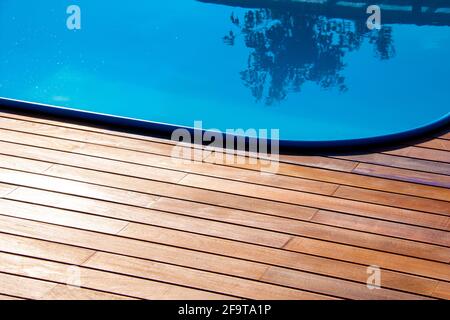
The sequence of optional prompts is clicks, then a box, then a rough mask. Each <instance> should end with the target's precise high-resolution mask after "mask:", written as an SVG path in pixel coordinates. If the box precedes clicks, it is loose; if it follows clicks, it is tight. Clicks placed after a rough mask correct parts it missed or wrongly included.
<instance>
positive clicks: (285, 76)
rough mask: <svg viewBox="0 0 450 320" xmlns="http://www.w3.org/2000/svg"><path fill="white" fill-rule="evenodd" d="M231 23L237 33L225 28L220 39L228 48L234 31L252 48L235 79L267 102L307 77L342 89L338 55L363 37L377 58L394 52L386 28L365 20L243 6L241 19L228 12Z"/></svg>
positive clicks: (296, 88)
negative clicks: (373, 27)
mask: <svg viewBox="0 0 450 320" xmlns="http://www.w3.org/2000/svg"><path fill="white" fill-rule="evenodd" d="M231 22H232V23H233V25H234V26H235V27H236V28H237V29H238V31H236V32H235V31H230V33H229V34H228V35H226V36H225V37H224V42H225V43H226V44H228V45H231V46H233V45H235V42H236V41H237V40H236V37H237V36H238V35H239V34H240V35H242V36H243V37H244V41H245V45H246V46H247V47H248V48H250V49H252V50H251V53H250V55H249V57H248V66H247V69H246V70H244V71H242V72H241V78H242V80H243V82H244V84H245V86H246V87H248V88H249V89H250V90H251V93H252V95H253V96H254V97H255V98H256V100H257V101H262V100H264V101H265V103H266V104H268V105H272V104H274V103H277V102H281V101H282V100H284V99H286V97H287V95H288V93H289V92H300V91H301V87H302V85H303V84H304V83H305V82H307V81H311V82H314V83H316V84H317V85H319V86H320V87H321V88H323V89H332V88H336V89H337V90H339V91H342V92H343V91H346V90H347V87H346V85H345V78H344V76H342V74H341V73H342V71H343V69H344V67H345V64H344V56H345V54H346V53H347V52H351V51H355V50H358V49H359V48H360V47H361V45H362V44H363V42H364V41H365V39H367V41H369V42H370V43H372V44H373V46H374V51H375V55H376V56H377V57H378V58H379V59H383V60H384V59H390V58H391V57H393V56H394V55H395V49H394V45H393V40H392V29H391V28H390V27H383V28H382V29H381V30H369V29H368V28H367V26H366V24H365V22H364V23H359V24H358V23H356V22H354V21H350V20H342V19H329V18H326V17H322V16H311V15H301V14H298V13H293V12H289V11H286V10H281V9H280V10H276V9H258V10H249V11H247V12H246V13H245V15H244V17H243V20H242V21H241V19H240V18H239V17H237V16H235V14H234V13H233V14H232V15H231Z"/></svg>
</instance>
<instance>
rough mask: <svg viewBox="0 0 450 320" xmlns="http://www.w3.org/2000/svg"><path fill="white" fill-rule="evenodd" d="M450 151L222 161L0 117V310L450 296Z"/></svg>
mask: <svg viewBox="0 0 450 320" xmlns="http://www.w3.org/2000/svg"><path fill="white" fill-rule="evenodd" d="M449 140H450V138H449V135H448V133H443V134H441V135H439V137H436V138H433V139H429V140H427V141H420V142H417V143H415V144H414V143H411V144H410V145H403V146H401V147H399V148H398V149H391V150H386V151H381V152H378V153H370V154H361V155H334V156H327V155H314V156H310V155H299V156H292V155H289V156H288V155H282V156H281V157H280V162H279V163H277V162H273V161H268V159H266V158H264V157H263V158H262V159H258V158H257V157H258V155H255V154H245V153H239V154H237V155H231V156H229V159H232V160H233V161H232V162H231V163H222V162H220V161H221V159H223V157H224V154H225V153H226V152H224V150H220V149H216V150H205V148H203V147H201V146H195V145H188V144H185V145H183V147H182V151H183V152H182V153H173V151H174V146H175V145H174V143H173V142H172V141H168V140H164V139H160V138H155V137H147V136H140V135H136V134H130V133H124V132H117V131H111V130H109V129H108V128H101V127H92V126H86V125H84V124H82V123H71V122H62V121H59V120H58V119H50V118H47V119H45V118H38V117H32V116H27V115H19V114H14V113H4V112H1V111H0V300H3V299H44V300H79V299H81V300H122V299H195V300H197V299H200V300H202V299H203V300H204V299H433V298H437V299H450V296H449V292H450V202H449V201H450V189H449V187H450V180H449V177H450V167H449V166H450V164H449V162H450V159H449V155H450V145H449V143H448V141H449ZM227 153H229V152H227ZM193 155H195V156H197V158H196V159H197V160H200V161H196V162H189V161H185V160H186V157H187V156H193ZM272 160H273V159H272ZM273 168H276V169H277V171H276V172H273V171H272V170H273ZM372 265H377V266H379V267H380V268H381V273H382V288H381V289H380V290H369V289H368V288H367V286H366V281H367V277H368V274H367V267H369V266H372ZM74 270H75V272H76V275H78V278H79V280H80V281H81V282H80V283H81V286H78V285H73V284H72V283H70V281H72V280H73V274H71V273H70V272H74ZM67 284H69V285H67Z"/></svg>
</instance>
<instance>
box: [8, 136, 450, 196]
mask: <svg viewBox="0 0 450 320" xmlns="http://www.w3.org/2000/svg"><path fill="white" fill-rule="evenodd" d="M5 136H6V138H5ZM29 136H30V135H28V134H26V135H24V134H17V133H10V134H8V135H4V137H3V140H8V141H12V142H19V141H20V142H22V141H24V140H25V141H26V140H27V139H29V138H28V137H29ZM12 138H14V139H12ZM48 139H50V140H48ZM46 140H48V142H47V141H46ZM53 140H58V139H52V138H44V139H42V138H40V139H37V141H33V145H37V146H40V147H48V146H53V145H55V143H54V141H53ZM67 143H70V141H69V142H67ZM76 145H77V146H76V147H70V148H68V149H66V148H61V150H63V151H73V150H74V149H76V150H77V151H76V152H78V153H82V154H84V155H88V156H100V155H102V156H103V157H110V158H113V159H116V160H119V161H131V162H135V164H136V163H141V164H146V165H151V166H159V167H162V168H171V169H176V170H184V171H185V172H195V173H199V174H209V175H215V176H218V177H223V178H227V179H237V180H241V181H252V179H254V180H255V182H259V183H262V184H268V185H274V186H280V185H282V186H283V187H284V188H292V189H297V190H304V191H312V192H318V193H323V194H330V193H332V191H333V190H335V188H336V186H335V185H333V184H332V183H349V182H350V183H353V182H352V181H353V180H356V181H357V182H359V185H361V183H364V184H363V185H362V186H364V185H365V184H367V183H366V180H367V178H366V179H358V177H357V176H356V177H355V175H353V176H349V178H350V179H347V180H348V181H342V176H343V175H342V173H341V175H340V179H339V180H334V181H328V182H330V183H329V184H326V183H319V182H316V183H314V181H311V180H307V179H303V178H301V179H302V180H295V179H288V177H281V176H278V175H277V176H273V175H270V176H262V175H261V174H260V172H252V171H250V172H251V173H253V174H249V173H248V172H249V171H248V170H246V171H242V170H239V171H232V170H231V171H230V168H226V170H225V169H223V168H224V167H223V166H219V167H218V166H215V167H209V166H208V165H207V164H202V165H193V164H183V163H180V162H177V161H174V160H173V159H171V158H169V157H167V156H156V155H155V156H152V157H148V156H147V155H146V154H140V153H132V152H130V151H128V150H120V149H114V148H110V147H103V146H95V145H81V146H80V145H79V144H76ZM1 150H2V152H3V153H8V152H10V154H11V151H10V150H13V151H12V152H13V153H12V154H17V153H19V154H21V155H24V156H26V155H28V156H30V154H31V156H33V155H34V156H35V157H36V152H37V151H36V150H34V152H33V148H32V147H28V148H27V147H26V146H25V147H22V148H20V149H18V148H14V145H11V143H10V144H9V148H8V144H7V143H3V145H2V149H1ZM39 151H40V152H39ZM39 154H40V155H39ZM72 155H73V157H71V156H69V155H67V154H66V155H64V153H58V152H57V151H53V150H45V151H43V150H38V156H37V157H38V158H39V157H44V159H46V160H47V161H56V162H58V163H64V161H65V159H68V161H69V162H68V164H75V165H77V166H80V165H82V164H87V166H86V167H87V168H94V169H98V168H99V167H101V168H106V167H107V168H111V169H110V170H113V171H114V168H115V167H117V166H118V164H117V163H113V164H114V165H111V162H109V163H108V162H106V163H105V165H103V166H102V165H101V163H102V162H101V161H100V162H99V160H98V159H97V160H96V159H93V160H94V161H89V160H92V158H83V157H81V158H80V156H78V154H72ZM77 157H78V158H77ZM138 160H139V161H138ZM95 161H97V163H100V164H97V165H96V163H95ZM105 161H108V159H105ZM92 162H94V163H92ZM237 163H239V162H237ZM135 167H136V168H139V170H135V168H133V164H131V163H127V165H122V166H120V170H119V171H116V172H119V173H124V174H130V173H133V172H134V173H136V172H140V173H142V174H143V177H154V178H155V176H154V175H152V170H151V168H145V169H144V167H139V165H135ZM289 169H290V170H289V172H295V170H296V168H295V167H294V168H289ZM310 169H312V168H310ZM305 170H306V171H308V168H304V169H303V170H302V171H305ZM146 171H149V173H148V174H146ZM309 171H311V170H309ZM328 174H330V175H331V176H333V175H334V176H336V175H338V176H339V173H338V172H331V171H330V172H320V171H317V170H316V171H312V172H311V174H310V175H309V176H305V175H303V177H306V178H309V179H311V178H315V179H317V178H320V177H322V176H323V177H325V178H324V179H328V180H330V177H328ZM156 177H157V176H156ZM299 177H301V176H300V175H299ZM177 178H178V177H177V176H176V177H174V180H176V179H177ZM363 178H364V177H363ZM274 180H275V181H274ZM328 182H327V183H328ZM369 182H370V181H369ZM373 182H377V181H373ZM378 182H379V183H378V184H377V185H382V186H383V190H388V189H387V188H389V187H391V184H392V182H390V181H388V180H386V181H378ZM385 184H386V185H385ZM357 185H358V183H357ZM368 187H372V186H371V185H369V186H368ZM375 187H376V186H375ZM393 187H396V188H397V189H398V190H400V191H401V190H403V189H406V188H405V187H407V189H406V190H409V189H416V188H417V186H411V185H409V186H408V185H407V184H400V185H399V184H398V183H397V184H394V185H393ZM423 189H424V188H423V187H422V188H420V190H419V191H420V192H422V191H423ZM391 190H392V188H391ZM439 192H441V191H439V190H436V189H435V190H433V189H430V193H432V195H433V194H437V193H439ZM422 193H423V192H422ZM415 194H417V192H415ZM425 195H426V194H425ZM448 196H450V193H449V192H448V190H447V191H446V194H445V195H443V196H441V197H439V198H440V199H442V198H444V199H447V198H446V197H448Z"/></svg>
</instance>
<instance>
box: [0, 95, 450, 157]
mask: <svg viewBox="0 0 450 320" xmlns="http://www.w3.org/2000/svg"><path fill="white" fill-rule="evenodd" d="M0 108H1V109H4V110H9V111H11V112H14V111H16V112H22V113H24V112H25V113H28V114H34V115H43V116H55V117H58V118H62V119H68V120H74V121H83V122H86V123H89V124H93V125H103V126H105V125H107V127H108V129H112V130H119V131H125V132H132V133H137V134H143V135H152V136H157V137H161V138H165V139H170V138H171V136H172V133H173V131H174V130H176V129H180V128H183V129H186V130H188V131H189V132H190V133H191V135H192V136H194V134H195V133H196V132H197V134H198V133H199V132H198V131H199V130H198V129H194V128H190V127H183V126H176V125H171V124H165V123H158V122H151V121H145V120H137V119H131V118H123V117H117V116H112V115H106V114H100V113H94V112H88V111H81V110H75V109H68V108H63V107H57V106H51V105H45V104H39V103H31V102H26V101H20V100H13V99H7V98H1V97H0ZM449 127H450V112H449V113H448V114H447V115H446V116H444V117H442V118H441V119H439V120H437V121H435V122H433V123H430V124H428V125H425V126H422V127H418V128H415V129H412V130H409V131H405V132H401V133H395V134H389V135H384V136H379V137H373V138H362V139H350V140H334V141H292V140H280V141H279V148H280V152H281V153H285V154H298V153H305V152H320V153H324V152H328V153H334V152H349V151H351V152H362V151H364V150H367V149H372V148H392V147H393V146H395V144H401V143H405V142H407V141H411V140H415V139H421V138H426V137H431V136H432V135H433V134H434V133H438V132H441V131H443V130H445V129H448V128H449ZM203 132H205V131H204V130H203V131H202V133H203ZM222 136H223V138H224V141H226V140H225V139H236V138H237V137H236V136H230V135H227V134H225V133H222ZM245 139H246V145H247V146H248V144H249V141H250V140H251V139H249V138H245ZM192 142H194V141H192ZM266 143H267V144H268V146H269V150H270V147H271V141H267V142H266Z"/></svg>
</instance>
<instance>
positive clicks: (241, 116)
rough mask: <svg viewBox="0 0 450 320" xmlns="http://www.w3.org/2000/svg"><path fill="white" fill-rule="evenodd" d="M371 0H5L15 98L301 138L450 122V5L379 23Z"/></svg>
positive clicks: (1, 69) (3, 63)
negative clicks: (370, 22) (289, 0)
mask: <svg viewBox="0 0 450 320" xmlns="http://www.w3.org/2000/svg"><path fill="white" fill-rule="evenodd" d="M321 2H322V3H325V2H326V1H325V0H324V1H321ZM350 2H351V1H347V2H346V3H350ZM363 2H364V1H358V3H360V4H359V5H358V4H353V5H350V6H348V5H347V7H343V6H341V7H339V8H337V7H336V8H334V9H333V8H331V9H330V7H329V6H328V7H326V6H324V5H321V4H320V1H319V4H317V2H316V3H314V2H313V3H314V6H311V2H305V3H302V1H300V2H298V3H297V4H293V5H286V6H283V5H279V4H274V3H275V1H270V0H265V1H244V0H242V1H237V0H236V1H225V0H224V1H220V0H211V1H207V0H204V1H195V0H166V1H148V0H145V1H144V0H135V1H133V4H129V3H127V2H121V1H111V2H108V4H107V5H105V3H104V2H101V1H89V0H78V1H75V0H73V1H61V0H47V1H33V2H30V1H25V0H14V1H13V0H3V1H1V2H0V41H1V46H2V50H1V51H0V97H3V99H2V100H1V103H2V104H3V105H8V106H10V107H13V108H21V109H29V110H41V111H45V112H51V113H57V114H61V113H62V114H68V115H71V116H77V117H78V116H79V117H82V118H90V119H97V120H101V121H106V122H110V123H116V124H125V125H131V126H135V127H148V128H152V129H156V130H158V129H161V130H166V131H170V130H172V129H174V128H178V127H188V128H191V127H193V126H194V122H195V121H201V122H202V127H203V128H204V129H213V128H214V129H217V130H220V131H221V132H226V130H227V129H238V128H242V129H244V130H247V129H250V128H254V129H257V130H258V129H268V130H270V129H279V135H280V139H281V142H280V143H281V145H291V146H308V145H324V146H327V145H339V144H352V143H358V142H360V143H369V142H373V141H380V140H386V139H389V138H394V137H400V136H408V135H410V134H413V133H414V134H415V133H419V132H422V131H424V130H425V129H429V128H431V127H436V126H438V125H445V124H448V120H449V111H450V107H449V106H450V82H449V75H450V63H449V57H450V27H449V26H450V10H449V9H448V8H433V9H427V8H425V9H424V8H422V9H420V12H422V11H423V12H425V11H427V13H426V14H418V13H417V11H415V13H414V12H413V11H414V10H416V9H413V8H412V7H401V6H398V5H397V6H395V3H396V0H389V1H387V2H392V4H393V5H392V6H386V7H381V9H382V21H381V23H382V28H381V30H376V29H374V30H370V29H369V28H368V27H367V25H366V20H367V18H368V16H369V15H367V13H366V8H365V7H364V6H361V3H363ZM375 2H376V1H375ZM385 2H386V1H385ZM397 2H401V3H405V1H397ZM411 2H413V1H411ZM299 3H300V4H299ZM70 5H76V6H78V7H79V8H80V10H81V12H80V15H79V17H80V20H79V21H80V27H81V29H79V30H77V28H76V27H77V26H76V23H75V22H77V21H78V20H77V21H75V20H70V21H69V25H68V19H70V18H71V15H72V14H73V13H74V11H70V10H69V11H68V10H67V9H68V7H69V6H70ZM239 6H244V7H245V8H244V7H239ZM358 6H359V7H358ZM448 7H449V6H448ZM68 12H69V13H68ZM383 17H385V18H386V19H385V21H383ZM70 22H72V23H74V24H72V27H73V28H75V29H74V30H72V29H73V28H70V26H71V25H70ZM417 24H419V25H417ZM17 100H19V101H17ZM25 102H33V104H30V103H25Z"/></svg>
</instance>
